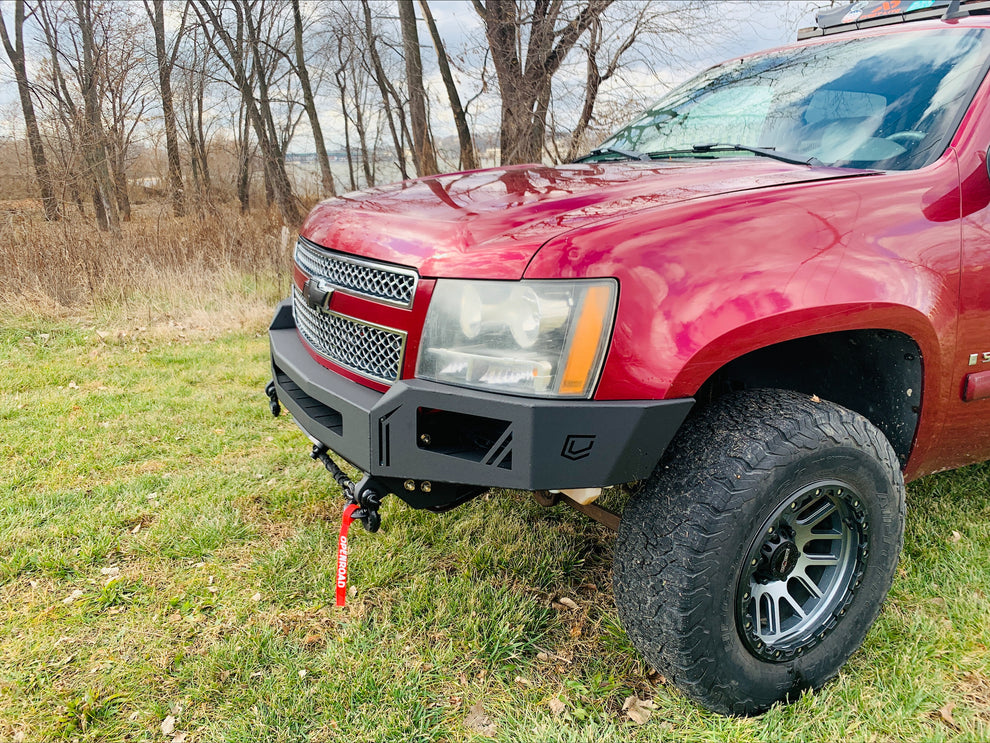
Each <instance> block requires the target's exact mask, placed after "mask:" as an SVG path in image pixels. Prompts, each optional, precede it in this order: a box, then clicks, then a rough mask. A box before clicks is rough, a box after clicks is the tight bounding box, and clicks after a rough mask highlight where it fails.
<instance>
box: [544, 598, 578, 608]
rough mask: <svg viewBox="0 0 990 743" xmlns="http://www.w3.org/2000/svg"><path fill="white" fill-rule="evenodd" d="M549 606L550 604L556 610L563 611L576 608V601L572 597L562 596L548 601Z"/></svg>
mask: <svg viewBox="0 0 990 743" xmlns="http://www.w3.org/2000/svg"><path fill="white" fill-rule="evenodd" d="M550 606H552V607H553V608H554V609H556V610H557V611H563V610H564V609H571V610H576V609H578V608H579V607H578V605H577V602H576V601H574V599H571V598H568V597H567V596H563V597H562V598H559V599H552V600H551V601H550Z"/></svg>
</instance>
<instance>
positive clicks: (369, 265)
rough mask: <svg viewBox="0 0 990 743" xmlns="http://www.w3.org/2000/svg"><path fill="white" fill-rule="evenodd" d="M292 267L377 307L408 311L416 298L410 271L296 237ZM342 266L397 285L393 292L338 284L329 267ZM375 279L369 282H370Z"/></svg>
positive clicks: (361, 284) (364, 285)
mask: <svg viewBox="0 0 990 743" xmlns="http://www.w3.org/2000/svg"><path fill="white" fill-rule="evenodd" d="M293 259H294V260H295V262H296V265H297V266H299V268H301V269H302V270H303V271H304V272H306V273H307V274H309V275H310V276H318V277H320V278H321V279H323V280H325V281H326V282H328V283H329V284H331V285H333V287H334V288H335V289H336V290H338V291H342V292H344V293H346V294H353V295H355V296H358V297H364V298H366V299H371V300H374V301H375V302H380V303H381V304H388V305H392V306H393V307H402V308H405V309H408V308H410V307H412V303H413V300H414V299H415V297H416V288H417V286H418V284H419V274H418V273H416V271H414V270H413V269H411V268H402V267H400V266H393V265H392V264H390V263H380V262H378V261H368V260H363V259H361V258H355V257H353V256H349V255H344V254H343V253H336V252H334V251H331V250H327V249H326V248H324V247H321V246H320V245H317V244H316V243H314V242H311V241H309V240H307V239H306V238H304V237H300V238H299V239H298V240H297V241H296V248H295V252H294V254H293ZM334 264H337V265H340V264H344V265H346V266H349V267H354V268H352V270H354V269H357V270H358V271H362V272H370V273H373V274H377V280H378V281H379V282H382V283H391V284H396V285H398V288H397V289H396V290H395V291H378V292H376V291H374V290H373V289H369V287H368V281H361V282H358V281H352V282H346V281H340V280H339V279H340V276H339V275H337V276H331V275H329V273H333V271H332V270H331V267H332V266H333V265H334ZM374 280H375V279H372V281H374Z"/></svg>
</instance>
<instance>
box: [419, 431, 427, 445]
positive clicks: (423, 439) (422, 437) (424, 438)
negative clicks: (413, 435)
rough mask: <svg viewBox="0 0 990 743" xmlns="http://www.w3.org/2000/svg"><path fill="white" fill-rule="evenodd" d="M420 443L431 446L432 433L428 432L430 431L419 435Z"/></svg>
mask: <svg viewBox="0 0 990 743" xmlns="http://www.w3.org/2000/svg"><path fill="white" fill-rule="evenodd" d="M419 443H421V444H422V445H423V446H429V445H430V434H428V433H421V434H420V435H419Z"/></svg>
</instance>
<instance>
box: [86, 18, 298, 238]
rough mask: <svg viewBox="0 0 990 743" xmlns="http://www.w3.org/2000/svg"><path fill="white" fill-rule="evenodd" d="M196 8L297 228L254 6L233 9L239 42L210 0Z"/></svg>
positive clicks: (283, 208) (281, 205)
mask: <svg viewBox="0 0 990 743" xmlns="http://www.w3.org/2000/svg"><path fill="white" fill-rule="evenodd" d="M78 1H79V0H77V2H78ZM196 7H197V11H196V12H197V14H199V12H200V9H201V10H202V12H203V13H205V14H206V16H207V17H208V18H209V21H210V25H211V26H212V31H213V34H214V35H215V36H217V37H219V38H220V40H221V41H222V42H223V45H224V46H225V47H226V49H227V53H228V55H229V57H230V58H229V60H228V59H226V58H223V56H222V54H221V52H220V49H219V47H218V46H217V44H216V41H215V38H214V37H208V40H209V44H210V46H211V48H212V49H213V50H214V52H216V53H217V55H218V57H220V59H221V61H222V62H223V63H224V65H226V66H227V69H228V71H229V72H230V73H231V77H232V79H233V82H234V84H235V85H236V86H237V88H238V90H239V92H240V94H241V100H242V101H243V103H244V105H245V106H246V109H247V116H248V119H249V120H250V122H251V125H252V127H253V129H254V134H255V139H256V140H257V145H258V151H259V153H260V155H261V158H262V162H263V163H264V167H265V173H266V175H267V177H268V178H269V181H268V185H270V186H271V189H272V196H273V198H274V200H275V204H276V206H277V207H278V210H279V213H280V214H281V215H282V220H283V222H285V223H286V224H287V225H291V226H293V227H294V226H296V225H298V224H299V222H300V221H302V215H301V214H300V212H299V206H298V203H297V201H296V198H295V196H294V195H293V193H292V185H291V183H290V182H289V176H288V173H287V172H286V170H285V153H283V152H281V151H280V149H279V143H278V134H277V129H276V127H275V122H274V118H273V117H272V110H271V104H270V102H269V96H268V71H267V70H266V68H265V66H264V64H263V60H262V57H261V48H260V46H261V41H260V39H259V37H258V29H257V27H256V24H255V19H254V17H253V15H252V13H253V12H254V5H252V4H250V3H246V4H243V5H242V4H237V3H235V4H233V5H231V6H229V7H230V8H232V9H233V11H234V12H235V13H236V14H237V22H236V40H235V38H234V37H232V36H231V35H230V32H229V31H228V29H227V26H226V23H225V22H224V21H223V20H222V19H221V18H220V16H218V15H217V13H216V11H215V10H214V8H213V7H211V5H210V3H209V2H208V0H198V4H197V6H196ZM204 25H205V24H204ZM245 26H246V28H247V32H248V34H247V37H246V38H245V36H244V28H245ZM248 57H250V58H251V60H253V63H254V69H253V70H251V73H252V74H250V75H249V74H248V64H250V62H251V60H249V59H248ZM252 82H256V83H257V85H258V97H257V98H256V97H255V95H254V89H253V87H252Z"/></svg>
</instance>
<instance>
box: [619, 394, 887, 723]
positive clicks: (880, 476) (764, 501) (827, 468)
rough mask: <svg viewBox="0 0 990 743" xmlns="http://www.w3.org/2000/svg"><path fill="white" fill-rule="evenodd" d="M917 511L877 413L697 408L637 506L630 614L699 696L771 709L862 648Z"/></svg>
mask: <svg viewBox="0 0 990 743" xmlns="http://www.w3.org/2000/svg"><path fill="white" fill-rule="evenodd" d="M904 512H905V501H904V480H903V478H902V476H901V471H900V467H899V464H898V461H897V456H896V455H895V453H894V451H893V449H892V448H891V446H890V444H889V442H888V441H887V439H886V438H884V436H883V434H882V433H880V431H879V430H877V428H876V427H875V426H873V425H872V424H871V423H870V422H869V421H868V420H866V419H865V418H864V417H863V416H861V415H859V414H857V413H854V412H852V411H850V410H847V409H846V408H843V407H841V406H839V405H836V404H834V403H831V402H827V401H822V400H818V399H817V398H810V397H808V396H807V395H801V394H798V393H795V392H789V391H785V390H773V389H768V390H751V391H746V392H740V393H734V394H731V395H727V396H725V397H722V398H719V399H717V400H715V401H714V402H713V403H711V404H710V405H708V406H707V407H706V408H704V409H701V410H698V411H697V412H695V413H693V414H692V416H691V417H689V419H688V420H687V421H686V422H685V424H684V426H683V427H682V429H681V431H679V432H678V435H677V437H676V438H675V439H674V441H673V442H672V443H671V445H670V447H669V448H668V450H667V452H665V454H664V456H663V458H662V459H661V461H660V464H659V465H657V468H656V470H655V471H654V473H653V475H652V476H651V477H650V478H649V479H648V480H647V481H646V483H645V484H644V486H643V488H642V490H641V491H640V492H638V493H636V494H635V495H633V496H632V498H631V499H630V501H629V503H628V505H627V506H626V508H625V510H624V511H623V513H622V520H621V523H620V527H619V533H618V536H617V537H616V544H615V562H614V566H613V568H614V569H613V578H612V583H613V588H614V590H615V600H616V605H617V607H618V609H619V617H620V619H621V620H622V624H623V626H624V627H625V629H626V631H627V632H628V633H629V637H630V639H631V640H632V642H633V644H634V645H635V646H636V648H637V649H638V650H639V651H640V652H641V653H642V654H643V656H644V658H645V659H646V660H647V661H648V662H649V663H650V664H651V665H652V666H653V667H654V668H656V669H657V670H658V671H660V672H661V673H662V674H663V675H664V676H665V677H666V678H667V679H668V680H670V681H671V682H672V683H673V684H674V685H675V686H677V687H678V688H679V689H680V690H681V691H682V692H684V693H685V694H686V695H687V696H689V697H691V698H692V699H694V700H696V701H697V702H700V703H701V704H702V705H704V706H705V707H707V708H709V709H711V710H714V711H717V712H721V713H723V714H736V715H752V714H758V713H760V712H762V711H764V710H766V709H767V708H769V707H770V706H772V705H773V704H775V703H777V702H780V701H787V700H792V699H794V698H796V697H797V696H798V695H800V694H801V693H802V692H803V691H805V690H808V689H816V688H818V687H820V686H821V685H822V684H824V683H825V682H827V681H828V680H829V679H830V678H832V677H833V676H834V675H835V674H836V673H838V671H839V669H840V668H841V667H842V665H843V663H845V661H846V659H847V658H848V657H849V656H850V655H851V654H852V653H853V652H854V651H855V650H856V649H857V648H858V647H859V646H860V644H861V643H862V642H863V639H864V638H865V637H866V634H867V632H868V630H869V628H870V626H871V625H872V623H873V620H874V619H875V618H876V616H877V614H878V613H879V611H880V607H881V605H882V603H883V600H884V597H885V596H886V595H887V591H888V590H889V588H890V585H891V582H892V581H893V578H894V572H895V569H896V566H897V558H898V556H899V554H900V549H901V543H902V540H903V530H904Z"/></svg>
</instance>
